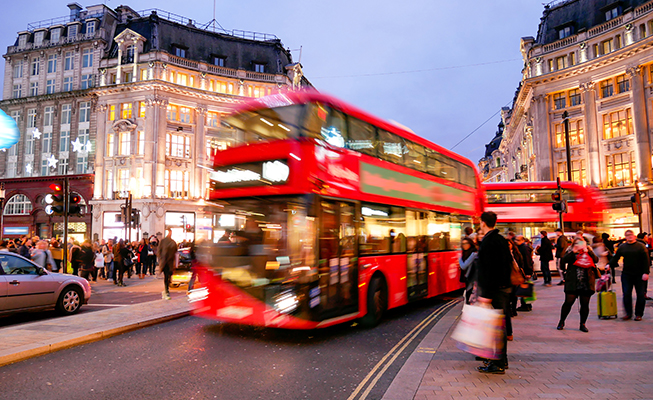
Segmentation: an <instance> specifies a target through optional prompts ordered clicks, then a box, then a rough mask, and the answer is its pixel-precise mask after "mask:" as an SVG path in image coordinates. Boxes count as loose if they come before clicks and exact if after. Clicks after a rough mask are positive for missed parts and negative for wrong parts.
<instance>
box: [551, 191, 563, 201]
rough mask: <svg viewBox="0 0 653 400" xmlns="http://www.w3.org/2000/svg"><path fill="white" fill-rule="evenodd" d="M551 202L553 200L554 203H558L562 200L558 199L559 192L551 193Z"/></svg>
mask: <svg viewBox="0 0 653 400" xmlns="http://www.w3.org/2000/svg"><path fill="white" fill-rule="evenodd" d="M551 200H553V202H554V203H560V201H561V200H562V198H561V197H560V192H553V194H552V195H551Z"/></svg>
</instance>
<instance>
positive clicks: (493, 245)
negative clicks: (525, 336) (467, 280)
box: [477, 211, 512, 374]
mask: <svg viewBox="0 0 653 400" xmlns="http://www.w3.org/2000/svg"><path fill="white" fill-rule="evenodd" d="M496 223H497V215H496V214H495V213H494V212H492V211H486V212H484V213H483V214H481V232H483V234H484V236H483V240H482V241H481V246H480V248H479V251H478V264H477V266H478V302H479V303H482V304H486V305H490V304H491V305H492V307H493V308H494V309H497V310H502V311H503V313H504V315H505V316H506V319H508V318H509V316H510V310H509V309H508V302H509V298H510V292H511V291H512V284H511V282H510V272H511V270H512V254H511V253H510V248H509V247H508V241H507V240H506V239H505V238H504V237H503V236H501V235H500V234H499V230H498V229H495V225H496ZM505 325H506V324H504V328H503V330H502V335H501V338H500V340H501V341H502V342H503V347H502V349H501V354H500V356H499V359H498V360H489V361H486V363H485V365H483V366H480V367H478V368H477V370H478V371H480V372H484V373H490V374H505V369H506V368H507V367H508V339H507V333H506V328H505Z"/></svg>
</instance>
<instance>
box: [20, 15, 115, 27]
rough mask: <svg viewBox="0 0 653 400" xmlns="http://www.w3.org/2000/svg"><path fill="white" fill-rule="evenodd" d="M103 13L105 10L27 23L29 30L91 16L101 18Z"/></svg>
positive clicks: (63, 23)
mask: <svg viewBox="0 0 653 400" xmlns="http://www.w3.org/2000/svg"><path fill="white" fill-rule="evenodd" d="M103 15H104V13H103V12H99V13H95V14H92V15H82V16H80V17H78V18H73V17H72V16H70V15H66V16H65V17H57V18H50V19H44V20H43V21H37V22H30V23H29V24H27V30H28V31H33V30H34V29H39V28H48V27H50V26H52V25H66V24H67V23H69V22H73V21H80V20H84V19H89V18H101V17H102V16H103Z"/></svg>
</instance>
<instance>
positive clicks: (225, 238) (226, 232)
mask: <svg viewBox="0 0 653 400" xmlns="http://www.w3.org/2000/svg"><path fill="white" fill-rule="evenodd" d="M229 236H231V229H225V230H224V234H223V235H222V236H220V239H218V243H231V239H229Z"/></svg>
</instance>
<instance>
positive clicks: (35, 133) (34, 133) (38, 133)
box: [32, 128, 41, 139]
mask: <svg viewBox="0 0 653 400" xmlns="http://www.w3.org/2000/svg"><path fill="white" fill-rule="evenodd" d="M32 136H34V139H40V138H41V131H39V128H34V129H33V130H32Z"/></svg>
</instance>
